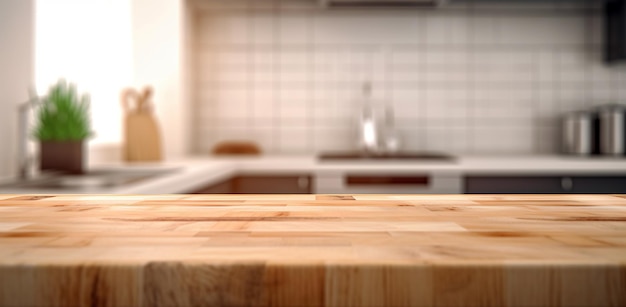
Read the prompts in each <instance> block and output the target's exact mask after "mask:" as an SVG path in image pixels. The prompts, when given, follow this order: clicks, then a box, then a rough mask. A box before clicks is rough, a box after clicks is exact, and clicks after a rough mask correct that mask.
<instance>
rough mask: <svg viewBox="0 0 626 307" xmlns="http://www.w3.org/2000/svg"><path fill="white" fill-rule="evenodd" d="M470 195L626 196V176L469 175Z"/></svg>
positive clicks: (466, 187)
mask: <svg viewBox="0 0 626 307" xmlns="http://www.w3.org/2000/svg"><path fill="white" fill-rule="evenodd" d="M464 181H465V182H464V191H465V193H467V194H568V193H571V194H623V193H626V175H615V176H610V175H597V176H593V175H592V176H569V175H563V176H558V175H545V176H543V175H506V176H499V175H498V176H491V175H488V176H487V175H470V176H466V177H465V178H464Z"/></svg>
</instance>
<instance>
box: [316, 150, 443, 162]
mask: <svg viewBox="0 0 626 307" xmlns="http://www.w3.org/2000/svg"><path fill="white" fill-rule="evenodd" d="M318 159H319V160H321V161H368V160H376V161H379V160H382V161H393V160H402V161H405V162H415V161H436V162H453V161H454V160H455V158H454V157H453V156H451V155H448V154H444V153H439V152H426V151H402V152H398V153H390V154H368V153H365V152H359V151H339V152H326V153H322V154H320V155H319V156H318Z"/></svg>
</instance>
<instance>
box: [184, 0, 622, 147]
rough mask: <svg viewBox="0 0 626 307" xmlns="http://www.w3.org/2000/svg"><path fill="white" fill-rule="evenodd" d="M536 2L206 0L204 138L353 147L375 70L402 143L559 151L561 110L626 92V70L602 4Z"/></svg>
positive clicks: (201, 68)
mask: <svg viewBox="0 0 626 307" xmlns="http://www.w3.org/2000/svg"><path fill="white" fill-rule="evenodd" d="M208 2H211V1H208ZM223 2H228V1H223ZM262 2H264V3H265V4H263V3H262ZM246 3H247V4H246ZM298 3H299V4H298ZM244 4H245V5H244ZM489 6H490V5H484V6H483V7H489ZM522 6H523V5H522ZM531 6H532V7H529V6H525V9H524V10H519V9H517V6H516V7H511V6H507V5H491V8H493V9H494V10H486V11H483V10H481V8H483V7H478V6H468V9H459V8H462V7H463V6H462V5H458V6H457V7H456V8H455V9H441V10H428V11H423V10H416V11H407V10H382V11H368V10H321V9H318V8H316V7H315V6H311V5H306V4H305V2H302V1H300V2H299V1H294V2H290V1H270V0H257V1H252V2H249V1H248V2H247V1H244V0H238V1H237V2H236V3H234V4H232V5H229V6H223V7H220V6H219V5H213V4H210V5H209V4H207V5H206V7H207V8H209V9H208V10H207V11H204V12H203V13H201V14H200V15H199V16H200V17H201V18H200V22H199V23H198V28H199V29H198V30H199V31H198V37H197V42H198V44H197V46H198V48H199V49H198V53H197V60H198V61H197V64H198V65H197V72H196V75H197V79H196V82H197V84H198V87H197V88H198V89H199V92H198V95H196V97H197V98H198V101H197V104H198V105H199V108H197V110H198V112H197V113H196V117H197V120H195V121H194V122H195V123H197V125H198V126H197V127H195V130H196V132H197V133H196V135H198V136H200V137H201V138H202V140H200V141H199V142H198V144H199V145H198V148H197V150H198V151H202V152H205V151H207V150H210V148H211V147H212V146H213V145H214V144H215V142H218V141H222V140H228V139H249V140H253V141H256V142H258V143H259V144H260V145H261V147H263V149H264V150H265V151H266V152H270V153H314V152H320V151H324V150H342V149H354V148H356V146H357V142H356V137H355V136H356V123H357V119H358V114H359V101H358V98H359V91H360V88H361V84H362V82H363V81H366V80H368V81H371V82H372V83H373V85H374V91H373V96H374V97H375V99H376V100H377V101H381V102H382V103H384V102H387V103H389V104H391V105H392V106H393V107H394V109H395V113H396V118H397V120H396V125H397V127H398V133H399V135H400V138H401V140H402V144H403V146H404V148H406V149H410V150H441V151H446V152H451V153H456V154H462V153H470V154H471V153H476V154H482V153H511V154H524V153H550V152H555V151H556V150H558V146H557V145H556V144H558V142H557V139H558V129H559V122H558V118H559V116H560V115H561V114H563V112H568V111H572V110H577V109H581V108H587V107H591V106H594V105H599V104H603V103H608V102H615V101H620V100H626V86H622V84H626V70H624V68H620V67H606V66H605V65H604V64H603V62H602V45H601V44H602V40H601V36H602V31H601V26H602V24H601V19H600V17H599V16H600V12H599V11H598V10H597V9H596V10H581V9H576V8H575V7H574V9H572V7H569V6H568V7H561V6H559V5H556V4H549V5H531ZM555 8H557V10H555ZM552 13H553V14H552Z"/></svg>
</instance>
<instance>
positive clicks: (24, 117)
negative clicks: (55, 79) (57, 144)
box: [17, 95, 41, 180]
mask: <svg viewBox="0 0 626 307" xmlns="http://www.w3.org/2000/svg"><path fill="white" fill-rule="evenodd" d="M31 97H32V98H30V99H29V100H27V101H25V102H22V103H21V104H19V106H18V114H19V118H18V125H19V127H18V149H17V155H18V161H19V162H18V165H19V166H18V174H17V175H18V178H19V179H20V180H27V179H29V176H30V175H29V172H28V170H29V168H30V164H31V162H32V157H30V155H29V153H28V122H29V121H28V111H30V110H31V109H32V108H33V107H36V106H38V105H39V104H41V97H38V96H37V95H31Z"/></svg>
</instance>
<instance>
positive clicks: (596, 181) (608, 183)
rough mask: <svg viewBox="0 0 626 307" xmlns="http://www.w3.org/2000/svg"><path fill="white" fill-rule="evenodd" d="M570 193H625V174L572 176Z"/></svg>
mask: <svg viewBox="0 0 626 307" xmlns="http://www.w3.org/2000/svg"><path fill="white" fill-rule="evenodd" d="M571 193H580V194H626V176H576V177H572V185H571Z"/></svg>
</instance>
